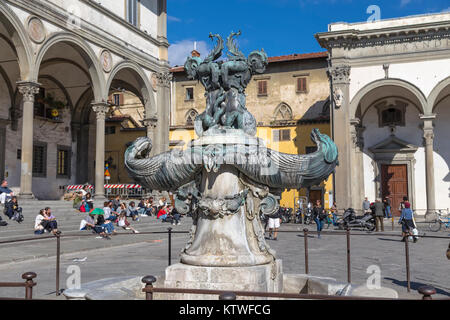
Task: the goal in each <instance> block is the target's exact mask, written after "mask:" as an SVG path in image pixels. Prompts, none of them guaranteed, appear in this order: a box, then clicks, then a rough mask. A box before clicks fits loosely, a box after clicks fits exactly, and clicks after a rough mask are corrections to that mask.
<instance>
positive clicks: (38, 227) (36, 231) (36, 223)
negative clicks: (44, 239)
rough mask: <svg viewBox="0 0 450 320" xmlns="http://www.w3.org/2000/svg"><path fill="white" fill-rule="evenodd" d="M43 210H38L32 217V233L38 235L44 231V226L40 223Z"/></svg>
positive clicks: (42, 217)
mask: <svg viewBox="0 0 450 320" xmlns="http://www.w3.org/2000/svg"><path fill="white" fill-rule="evenodd" d="M44 215H45V210H44V209H42V210H40V211H39V214H38V215H37V216H36V219H34V234H36V235H40V234H43V233H44V232H45V229H44V226H43V225H42V221H43V220H44Z"/></svg>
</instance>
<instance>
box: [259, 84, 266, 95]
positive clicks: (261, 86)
mask: <svg viewBox="0 0 450 320" xmlns="http://www.w3.org/2000/svg"><path fill="white" fill-rule="evenodd" d="M258 96H267V81H258Z"/></svg>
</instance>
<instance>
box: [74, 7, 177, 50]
mask: <svg viewBox="0 0 450 320" xmlns="http://www.w3.org/2000/svg"><path fill="white" fill-rule="evenodd" d="M79 1H81V2H83V3H86V4H88V5H90V6H91V7H94V8H95V9H97V10H98V11H100V12H101V13H102V14H104V15H105V16H108V17H109V18H111V19H113V20H114V21H116V22H119V23H120V24H122V25H123V26H124V27H126V28H128V29H130V30H132V31H134V32H136V33H137V34H139V35H140V36H142V37H144V38H145V39H146V40H148V41H150V42H152V43H153V44H155V45H157V46H164V47H167V48H168V47H169V42H168V41H167V39H166V38H163V37H158V39H155V38H154V37H152V36H151V35H150V34H148V33H146V32H144V31H142V30H141V29H139V28H138V27H136V26H135V25H133V24H131V23H129V22H128V21H127V20H125V19H124V18H122V17H120V16H118V15H117V14H115V13H114V12H112V11H110V10H108V9H107V8H105V7H104V6H102V5H101V4H99V3H97V2H95V1H93V0H79Z"/></svg>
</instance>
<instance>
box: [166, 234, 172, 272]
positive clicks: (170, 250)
mask: <svg viewBox="0 0 450 320" xmlns="http://www.w3.org/2000/svg"><path fill="white" fill-rule="evenodd" d="M167 230H168V231H169V233H168V236H169V245H168V247H169V248H168V250H169V267H170V266H171V265H172V228H168V229H167Z"/></svg>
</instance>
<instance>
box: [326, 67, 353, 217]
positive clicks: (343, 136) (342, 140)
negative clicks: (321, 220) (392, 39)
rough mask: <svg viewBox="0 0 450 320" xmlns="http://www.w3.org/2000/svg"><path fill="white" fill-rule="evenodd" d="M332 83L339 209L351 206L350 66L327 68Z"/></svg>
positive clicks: (336, 189)
mask: <svg viewBox="0 0 450 320" xmlns="http://www.w3.org/2000/svg"><path fill="white" fill-rule="evenodd" d="M328 75H329V77H330V82H331V83H332V88H333V92H332V99H333V107H334V108H333V110H332V112H333V130H334V142H335V143H336V145H337V147H338V150H339V166H338V167H337V168H336V174H335V193H336V199H335V201H336V202H337V206H338V208H339V210H342V209H345V208H348V207H350V206H351V204H352V201H351V182H352V179H351V172H352V170H351V168H352V167H351V162H352V161H351V160H352V157H351V150H350V148H351V140H350V139H351V137H350V125H349V124H350V119H349V107H350V101H349V96H350V89H349V88H350V66H349V65H346V64H339V65H335V66H332V67H330V68H329V69H328Z"/></svg>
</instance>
